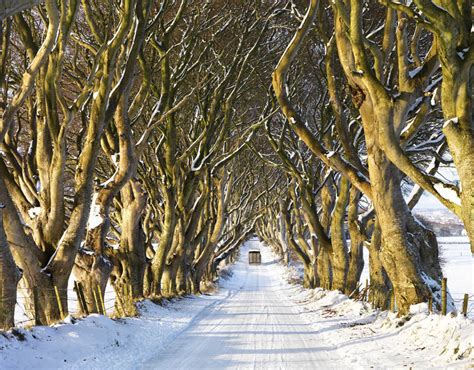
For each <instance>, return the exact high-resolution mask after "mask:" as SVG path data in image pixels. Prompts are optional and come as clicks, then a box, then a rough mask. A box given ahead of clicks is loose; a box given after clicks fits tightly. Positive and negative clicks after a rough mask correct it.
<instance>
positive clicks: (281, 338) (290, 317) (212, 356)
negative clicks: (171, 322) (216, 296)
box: [145, 248, 344, 369]
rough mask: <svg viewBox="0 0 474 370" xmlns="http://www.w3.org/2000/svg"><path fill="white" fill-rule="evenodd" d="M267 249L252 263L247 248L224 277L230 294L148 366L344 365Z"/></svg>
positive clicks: (336, 366) (213, 306) (253, 366)
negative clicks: (296, 298) (227, 277)
mask: <svg viewBox="0 0 474 370" xmlns="http://www.w3.org/2000/svg"><path fill="white" fill-rule="evenodd" d="M266 249H267V248H265V249H262V264H261V265H249V264H248V263H247V261H246V258H247V253H246V250H243V251H242V253H241V258H240V260H239V261H238V262H237V264H236V266H234V268H233V270H232V271H233V276H232V278H231V279H230V280H229V281H227V282H226V283H225V287H226V289H228V294H227V297H226V298H223V299H222V300H220V301H217V302H215V303H214V304H213V305H211V306H209V307H206V308H205V309H204V310H202V311H201V312H200V313H199V314H198V315H197V316H196V317H195V318H194V319H193V321H192V322H191V323H190V324H189V325H188V327H187V328H186V329H184V330H183V331H182V332H181V333H180V334H179V335H178V336H177V337H176V338H175V339H174V340H173V341H171V342H170V343H169V345H168V346H167V347H166V348H165V350H164V351H161V352H159V353H157V354H156V356H154V357H153V358H152V359H150V361H149V362H148V363H146V364H145V367H146V368H154V369H211V368H219V369H222V368H233V369H241V368H245V369H248V368H251V369H262V368H266V369H289V368H298V369H303V368H312V369H315V368H324V369H328V368H341V366H343V365H344V363H343V361H342V360H341V359H338V358H334V357H335V353H334V352H332V353H329V352H328V351H329V350H330V349H331V346H326V343H324V342H322V341H321V339H322V338H320V337H319V335H320V330H317V331H316V330H315V329H314V327H312V326H311V324H310V318H309V317H307V315H306V314H305V313H304V312H302V311H301V310H300V309H299V307H298V306H297V304H296V303H294V302H292V301H291V300H289V299H288V293H287V290H288V285H287V284H282V278H281V276H279V275H278V273H276V272H275V271H274V270H275V264H276V263H277V262H276V261H275V260H274V259H273V258H274V257H273V256H272V254H271V253H269V252H268V251H266Z"/></svg>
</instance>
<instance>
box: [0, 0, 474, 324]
mask: <svg viewBox="0 0 474 370" xmlns="http://www.w3.org/2000/svg"><path fill="white" fill-rule="evenodd" d="M471 25H472V14H471V2H470V1H466V0H464V1H461V0H460V1H456V2H452V1H445V0H437V1H424V0H413V1H407V2H405V1H396V2H395V1H389V0H380V1H376V0H369V1H364V2H360V1H357V0H336V1H332V2H329V1H326V0H320V1H318V0H311V1H280V0H272V1H271V0H262V1H258V2H255V1H250V0H249V1H247V0H245V1H237V0H235V1H220V0H198V1H186V0H161V1H154V0H120V1H109V2H100V1H79V0H65V1H60V2H57V1H56V0H45V1H44V2H42V3H41V4H40V5H38V6H36V7H33V8H31V9H28V10H24V11H22V12H19V13H16V14H14V15H13V16H10V17H7V18H5V19H4V20H2V27H1V34H0V38H1V40H2V52H1V59H0V83H1V92H2V94H1V98H0V99H1V104H0V109H1V115H0V117H1V118H0V143H1V144H0V145H1V148H0V150H1V155H0V203H1V209H0V221H1V222H0V256H1V258H0V285H1V290H0V307H1V310H0V313H1V314H0V327H1V328H3V329H5V328H9V327H12V326H13V325H14V306H15V303H16V300H17V287H18V286H21V287H23V288H25V289H26V290H25V291H26V292H32V288H33V287H36V288H38V291H39V297H37V300H38V302H37V305H36V306H39V307H40V321H41V323H43V324H51V323H54V322H57V321H58V320H61V319H62V317H61V312H60V310H59V308H58V304H57V297H56V293H55V292H59V299H60V301H61V305H62V307H63V308H64V311H65V312H67V311H68V310H67V286H68V283H69V280H70V279H71V276H72V274H73V275H74V277H75V279H76V280H77V281H78V282H80V283H81V285H82V286H83V287H84V296H85V297H84V298H85V302H86V305H87V312H97V307H96V305H95V304H94V296H95V295H96V294H97V292H98V290H97V287H100V289H99V292H100V294H103V293H104V292H105V288H106V286H107V284H108V283H109V282H110V283H111V285H112V286H113V287H114V289H115V290H116V292H123V291H127V292H131V295H130V300H131V301H136V300H140V299H143V298H145V297H148V298H151V299H160V298H162V297H173V296H178V295H183V294H190V293H195V294H196V293H199V292H200V289H201V288H200V287H201V284H202V283H203V282H207V281H210V280H212V279H213V278H214V277H215V275H216V272H217V267H218V265H219V263H220V262H221V261H222V260H224V259H225V258H226V257H227V256H229V255H230V254H234V253H236V251H237V250H238V248H239V246H240V245H241V244H242V243H243V242H244V241H245V240H246V238H248V237H249V235H251V234H254V233H255V234H257V235H259V236H260V237H261V238H262V239H263V240H264V241H265V242H266V243H267V244H269V245H271V246H272V247H273V248H274V249H275V250H276V251H278V252H279V253H280V254H281V255H282V256H283V257H284V258H285V259H287V258H288V253H289V251H290V250H291V251H292V252H293V253H294V254H295V255H296V256H297V257H298V258H299V259H300V260H301V262H302V263H303V265H304V271H305V274H304V284H305V286H307V287H316V286H323V287H325V288H328V289H339V290H341V291H344V292H346V293H351V292H353V291H355V290H357V287H358V282H359V279H360V274H361V271H362V267H363V259H362V250H363V248H367V249H368V251H369V257H370V280H371V290H370V294H371V300H372V302H374V304H375V305H376V306H377V307H381V308H386V307H387V306H388V304H389V300H390V297H391V296H392V292H393V293H394V295H395V299H396V302H397V306H398V307H399V310H400V312H401V313H406V312H407V311H408V308H409V306H410V304H414V303H419V302H424V301H428V299H429V298H430V297H433V300H434V302H435V304H438V303H439V301H440V296H441V283H440V282H441V279H442V271H441V268H440V262H439V253H438V245H437V242H436V236H435V235H434V234H433V232H432V231H430V230H428V229H427V228H426V227H425V226H424V225H423V224H422V223H421V222H419V220H417V219H416V218H415V217H414V216H413V215H412V212H411V210H412V208H413V207H414V206H415V205H416V203H417V202H418V200H419V199H420V197H421V194H422V193H423V191H428V192H430V193H432V194H433V195H434V196H435V197H436V198H437V199H438V200H439V201H440V202H441V203H443V204H444V205H445V206H446V207H447V208H449V209H450V210H451V211H452V212H453V213H455V214H456V215H458V216H459V218H460V219H461V220H462V221H463V223H464V225H465V228H466V230H467V233H468V235H469V237H470V238H471V248H472V247H473V246H472V235H473V230H474V229H473V228H474V226H473V225H474V224H473V222H474V216H473V214H474V213H473V211H472V206H473V201H472V200H473V199H474V195H473V193H472V189H473V187H472V176H473V171H472V165H473V159H472V158H473V155H474V143H473V140H474V139H473V138H474V134H473V125H474V124H473V112H472V94H473V93H472V86H471V85H472V81H473V80H474V72H473V68H472V64H473V61H474V51H473V49H472V48H471V47H470V46H471V44H472V42H473V36H472V32H471ZM451 163H453V164H454V166H455V167H456V169H457V173H458V175H459V180H460V181H459V183H454V182H449V181H446V180H444V179H443V178H442V177H441V176H439V175H438V176H437V175H436V174H437V172H438V169H439V168H440V167H442V166H445V165H451ZM408 192H410V194H409V195H407V193H408ZM348 240H349V241H350V243H348ZM55 289H56V290H55ZM127 297H128V296H127ZM25 304H26V305H27V306H30V307H32V306H33V305H34V304H35V302H34V297H33V294H32V293H27V294H26V296H25Z"/></svg>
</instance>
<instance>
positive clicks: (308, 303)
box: [279, 266, 474, 368]
mask: <svg viewBox="0 0 474 370" xmlns="http://www.w3.org/2000/svg"><path fill="white" fill-rule="evenodd" d="M279 268H280V269H281V270H282V272H281V273H282V275H283V276H284V277H285V279H286V281H288V282H290V283H291V282H294V281H296V280H297V277H298V274H301V271H300V269H298V267H295V266H289V267H286V266H279ZM290 294H291V300H293V301H294V302H296V303H297V306H298V307H300V311H301V313H304V314H305V315H309V317H310V318H311V319H310V322H311V325H312V326H313V327H314V328H315V329H316V330H319V331H320V332H323V331H324V334H323V337H324V340H325V341H326V342H327V343H330V344H332V345H333V346H334V347H336V348H337V349H338V350H342V351H346V355H347V357H348V359H349V362H352V363H353V364H354V365H355V366H356V367H359V366H361V367H364V368H367V367H369V366H370V367H375V368H381V367H382V368H387V367H388V368H393V367H398V366H408V367H414V368H430V367H442V368H445V367H454V368H472V367H473V364H474V321H473V320H471V319H469V318H465V317H463V316H462V315H458V316H454V315H452V314H449V315H447V316H441V315H438V314H429V313H428V307H427V305H426V304H419V305H415V306H412V307H411V312H410V314H409V315H408V316H406V317H401V318H400V317H397V315H396V314H395V313H392V312H389V311H380V310H375V309H373V308H371V306H370V304H368V303H367V302H361V301H355V300H353V299H350V298H348V297H347V296H346V295H344V294H342V293H340V292H339V291H326V290H323V289H321V288H316V289H305V288H303V287H302V286H301V285H300V284H292V290H291V293H290ZM333 329H336V330H333ZM335 333H337V334H335ZM357 354H358V356H357ZM360 354H364V355H362V356H361V355H360Z"/></svg>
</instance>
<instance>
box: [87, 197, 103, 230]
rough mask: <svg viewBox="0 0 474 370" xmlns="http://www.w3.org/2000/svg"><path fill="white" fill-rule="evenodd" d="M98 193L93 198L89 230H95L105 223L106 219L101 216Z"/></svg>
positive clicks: (88, 224) (88, 222)
mask: <svg viewBox="0 0 474 370" xmlns="http://www.w3.org/2000/svg"><path fill="white" fill-rule="evenodd" d="M97 197H98V193H95V194H94V196H93V197H92V204H91V210H90V214H89V220H88V221H87V229H88V230H93V229H95V228H96V227H98V226H99V225H100V224H102V223H103V222H104V218H103V217H102V215H101V214H100V205H99V204H98V203H97Z"/></svg>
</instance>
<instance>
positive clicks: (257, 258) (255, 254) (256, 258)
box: [249, 249, 262, 265]
mask: <svg viewBox="0 0 474 370" xmlns="http://www.w3.org/2000/svg"><path fill="white" fill-rule="evenodd" d="M261 263H262V255H261V254H260V251H259V250H257V249H251V250H249V264H256V265H259V264H261Z"/></svg>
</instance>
